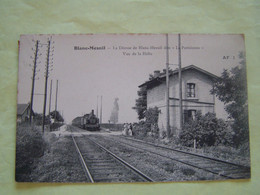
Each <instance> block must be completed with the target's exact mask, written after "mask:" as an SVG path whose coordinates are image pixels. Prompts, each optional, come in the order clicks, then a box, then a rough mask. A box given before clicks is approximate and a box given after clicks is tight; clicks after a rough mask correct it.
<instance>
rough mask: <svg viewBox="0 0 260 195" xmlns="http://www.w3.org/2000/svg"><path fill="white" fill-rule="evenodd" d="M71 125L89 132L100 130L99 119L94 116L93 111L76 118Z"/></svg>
mask: <svg viewBox="0 0 260 195" xmlns="http://www.w3.org/2000/svg"><path fill="white" fill-rule="evenodd" d="M72 125H74V126H77V127H80V128H82V129H86V130H89V131H96V130H99V129H100V124H99V119H98V118H97V117H96V115H95V114H94V110H92V111H91V113H90V114H85V115H84V116H81V117H77V118H75V119H74V120H73V121H72Z"/></svg>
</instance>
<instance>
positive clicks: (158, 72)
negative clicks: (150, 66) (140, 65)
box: [153, 70, 160, 78]
mask: <svg viewBox="0 0 260 195" xmlns="http://www.w3.org/2000/svg"><path fill="white" fill-rule="evenodd" d="M153 76H154V77H155V78H156V77H159V76H160V70H155V71H154V72H153Z"/></svg>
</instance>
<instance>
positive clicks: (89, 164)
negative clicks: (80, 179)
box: [72, 135, 153, 183]
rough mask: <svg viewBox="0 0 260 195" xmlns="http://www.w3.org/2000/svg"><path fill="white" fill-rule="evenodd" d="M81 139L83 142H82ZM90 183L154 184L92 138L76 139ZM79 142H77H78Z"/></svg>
mask: <svg viewBox="0 0 260 195" xmlns="http://www.w3.org/2000/svg"><path fill="white" fill-rule="evenodd" d="M80 139H81V140H80ZM72 140H73V142H74V144H75V147H76V149H77V152H78V154H79V157H80V161H81V164H82V167H83V169H84V172H85V175H86V177H87V180H88V182H91V183H95V182H152V181H153V180H152V179H151V178H149V177H148V176H146V175H145V174H144V173H142V172H141V171H139V170H138V169H136V168H135V167H133V166H132V165H130V164H129V163H127V162H126V161H124V160H123V159H121V158H119V157H118V156H116V155H115V154H113V153H112V152H111V151H109V150H108V149H106V148H105V147H103V146H102V145H100V144H99V143H97V142H95V141H93V140H92V139H90V138H87V137H84V138H74V136H73V135H72ZM76 140H77V142H78V143H77V142H76Z"/></svg>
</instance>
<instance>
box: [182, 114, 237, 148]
mask: <svg viewBox="0 0 260 195" xmlns="http://www.w3.org/2000/svg"><path fill="white" fill-rule="evenodd" d="M233 134H234V133H233V131H232V129H231V128H229V127H228V125H227V123H226V122H225V121H224V120H222V119H218V118H217V117H216V115H215V114H214V113H207V114H205V115H202V114H201V113H200V112H198V113H197V114H196V117H195V120H191V121H189V122H188V123H187V124H185V125H184V128H183V131H182V132H181V133H180V140H181V143H182V144H183V145H184V146H189V147H190V146H193V144H194V140H195V141H196V145H197V147H199V148H200V147H202V146H216V145H232V143H233Z"/></svg>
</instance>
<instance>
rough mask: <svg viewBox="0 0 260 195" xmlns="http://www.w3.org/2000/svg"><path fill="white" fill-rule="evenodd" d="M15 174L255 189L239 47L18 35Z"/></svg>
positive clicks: (164, 39) (173, 38) (191, 37)
mask: <svg viewBox="0 0 260 195" xmlns="http://www.w3.org/2000/svg"><path fill="white" fill-rule="evenodd" d="M15 174H16V175H15V178H16V181H17V182H74V183H75V182H87V183H119V182H120V183H128V182H172V181H201V180H226V179H250V150H249V124H248V99H247V82H246V58H245V41H244V35H241V34H221V35H217V34H216V35H214V34H212V35H207V34H205V35H203V34H87V35H21V37H20V41H19V73H18V96H17V136H16V173H15Z"/></svg>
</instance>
